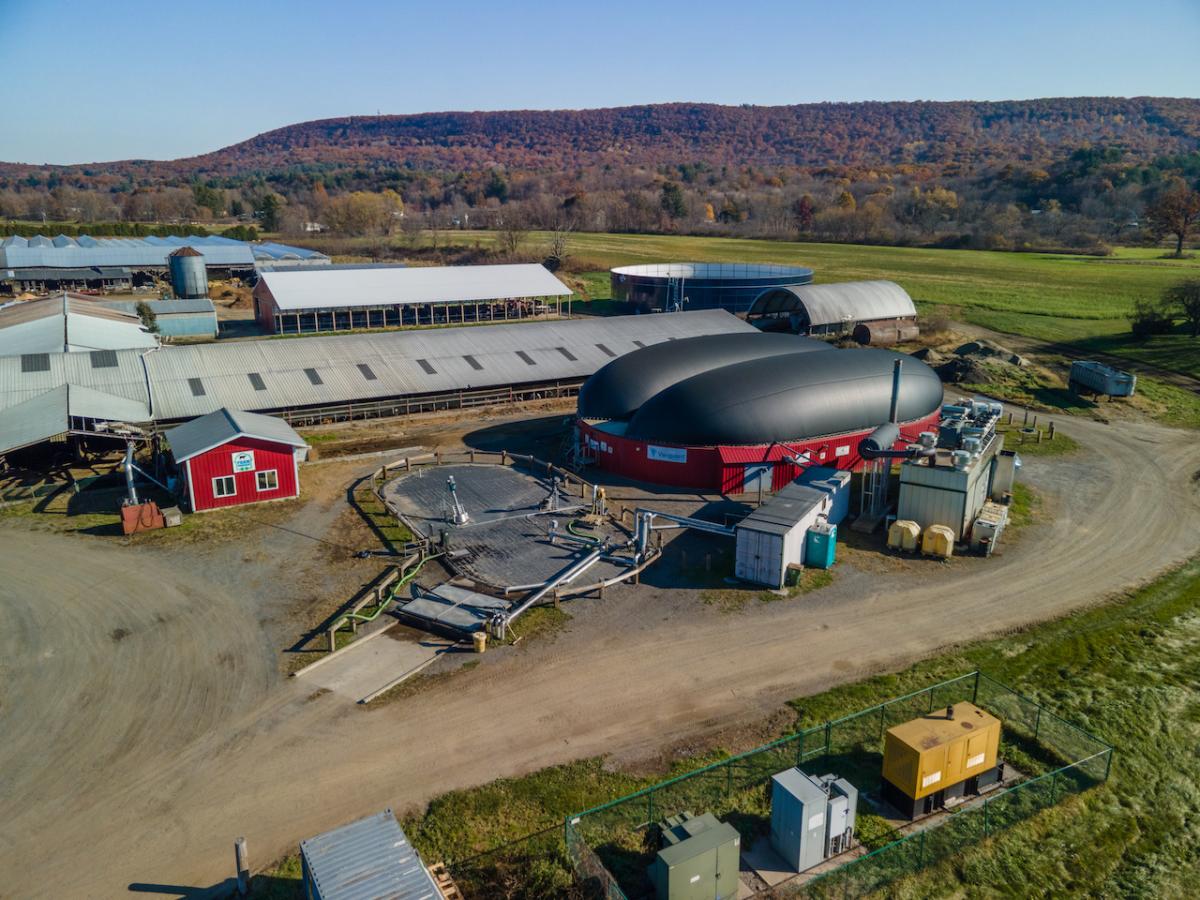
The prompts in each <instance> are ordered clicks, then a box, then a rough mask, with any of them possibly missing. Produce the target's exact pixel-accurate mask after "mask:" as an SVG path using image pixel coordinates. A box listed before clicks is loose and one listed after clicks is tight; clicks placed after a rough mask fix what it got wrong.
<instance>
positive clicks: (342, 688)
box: [297, 633, 450, 702]
mask: <svg viewBox="0 0 1200 900" xmlns="http://www.w3.org/2000/svg"><path fill="white" fill-rule="evenodd" d="M351 646H353V645H351ZM448 646H450V642H449V641H446V640H441V639H439V638H428V639H426V640H422V641H419V642H418V641H413V640H411V639H409V638H408V637H407V636H405V637H401V638H396V637H393V636H392V635H391V634H390V633H389V634H383V635H380V636H379V637H377V638H375V639H373V640H371V641H368V642H367V643H365V644H363V645H362V647H359V648H356V649H351V650H350V651H349V652H348V653H345V654H343V655H342V656H341V657H339V658H337V659H332V660H330V661H329V663H328V664H327V665H324V666H319V667H318V668H316V669H313V670H312V671H310V672H305V673H303V674H301V675H298V676H297V677H298V678H300V679H303V680H304V681H306V682H308V683H309V684H312V685H315V686H316V687H319V688H325V689H326V690H328V691H332V692H333V693H335V694H338V695H339V696H342V697H345V698H347V699H349V700H353V701H355V702H357V701H359V700H361V699H362V698H363V697H365V696H367V694H370V693H371V692H372V691H374V690H377V689H378V688H379V687H381V686H382V685H384V684H387V683H388V682H389V681H391V680H392V679H394V678H397V677H398V676H400V675H402V674H403V673H405V672H408V671H410V670H412V669H415V668H417V667H418V666H420V665H423V664H424V663H427V662H429V660H431V659H433V658H434V657H435V656H437V655H438V654H439V653H442V652H443V651H444V650H445V649H446V648H447V647H448Z"/></svg>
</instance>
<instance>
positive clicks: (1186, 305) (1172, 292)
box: [1163, 278, 1200, 337]
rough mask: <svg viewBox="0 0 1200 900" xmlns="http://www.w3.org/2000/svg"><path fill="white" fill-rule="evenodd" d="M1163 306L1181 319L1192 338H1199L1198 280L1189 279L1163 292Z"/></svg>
mask: <svg viewBox="0 0 1200 900" xmlns="http://www.w3.org/2000/svg"><path fill="white" fill-rule="evenodd" d="M1163 306H1164V307H1166V309H1168V310H1169V311H1171V312H1172V313H1175V314H1176V315H1180V316H1182V317H1183V320H1184V321H1185V322H1187V325H1188V330H1189V331H1191V334H1192V337H1200V278H1189V279H1187V280H1186V281H1181V282H1179V283H1178V284H1174V285H1171V287H1169V288H1167V289H1166V290H1165V291H1163Z"/></svg>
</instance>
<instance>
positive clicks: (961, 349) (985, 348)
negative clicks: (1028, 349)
mask: <svg viewBox="0 0 1200 900" xmlns="http://www.w3.org/2000/svg"><path fill="white" fill-rule="evenodd" d="M954 353H955V355H957V356H961V357H968V358H971V359H998V360H1001V361H1003V362H1007V363H1012V364H1013V365H1014V366H1024V365H1027V364H1028V360H1026V359H1025V357H1023V356H1021V355H1019V354H1017V353H1013V352H1012V351H1011V350H1009V349H1008V348H1007V347H1001V346H1000V345H999V344H997V343H996V342H995V341H989V340H977V341H967V342H966V343H965V344H960V345H959V346H957V347H955V348H954Z"/></svg>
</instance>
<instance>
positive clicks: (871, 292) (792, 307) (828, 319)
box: [746, 281, 917, 343]
mask: <svg viewBox="0 0 1200 900" xmlns="http://www.w3.org/2000/svg"><path fill="white" fill-rule="evenodd" d="M746 317H747V319H748V320H750V321H755V320H758V321H759V323H760V324H761V323H762V322H763V320H770V319H786V320H787V321H788V323H789V330H790V331H792V332H793V333H794V334H845V333H850V332H853V331H854V330H855V329H856V327H857V326H859V325H875V326H878V325H880V324H883V323H915V322H916V318H917V307H916V305H915V304H914V303H913V300H912V297H910V296H909V295H908V292H907V291H906V290H904V288H902V287H900V285H898V284H896V283H895V282H894V281H843V282H839V283H836V284H802V285H788V286H784V287H778V288H771V289H769V290H764V291H762V292H760V293H759V294H758V296H757V297H755V299H754V303H753V304H752V305H751V306H750V308H749V310H748V312H747V313H746ZM868 342H869V341H860V343H868Z"/></svg>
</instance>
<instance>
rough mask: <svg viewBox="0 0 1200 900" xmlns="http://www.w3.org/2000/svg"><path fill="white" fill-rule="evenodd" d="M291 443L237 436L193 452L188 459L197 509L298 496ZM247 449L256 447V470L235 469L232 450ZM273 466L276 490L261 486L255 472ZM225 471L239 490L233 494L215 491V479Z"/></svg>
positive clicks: (217, 507)
mask: <svg viewBox="0 0 1200 900" xmlns="http://www.w3.org/2000/svg"><path fill="white" fill-rule="evenodd" d="M292 449H293V448H292V447H290V446H288V445H287V444H273V443H270V442H268V441H260V440H257V439H254V438H238V439H236V440H233V441H230V442H229V443H227V444H222V445H221V446H220V447H214V448H213V449H212V450H208V451H206V452H204V453H201V454H200V455H199V456H193V457H192V458H191V459H189V460H188V471H189V473H190V478H191V490H192V499H193V501H194V503H195V507H194V509H195V510H196V511H199V510H207V509H221V508H223V507H227V506H239V505H241V504H243V503H258V502H260V501H263V500H279V499H282V498H285V497H295V496H297V495H298V494H299V493H300V486H299V484H298V483H297V479H296V464H295V462H294V460H293V457H292ZM244 450H252V451H254V471H253V472H234V471H233V454H235V453H240V452H242V451H244ZM269 469H274V470H275V471H276V473H277V474H278V484H279V486H278V487H277V488H276V489H275V490H273V491H260V490H258V482H257V479H256V475H255V473H256V472H265V471H267V470H269ZM222 475H232V476H233V477H234V485H235V487H236V489H237V493H236V494H234V496H232V497H216V496H214V495H213V483H212V482H213V479H214V478H219V477H220V476H222Z"/></svg>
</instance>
